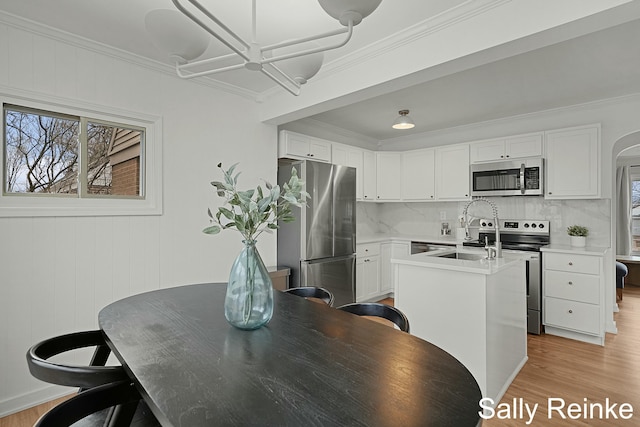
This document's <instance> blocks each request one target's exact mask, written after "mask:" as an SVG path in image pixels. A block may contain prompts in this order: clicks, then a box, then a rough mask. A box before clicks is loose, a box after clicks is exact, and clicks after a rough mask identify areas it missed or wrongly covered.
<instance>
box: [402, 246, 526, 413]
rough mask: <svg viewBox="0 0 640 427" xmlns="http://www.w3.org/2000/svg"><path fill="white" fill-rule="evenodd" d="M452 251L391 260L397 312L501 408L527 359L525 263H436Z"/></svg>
mask: <svg viewBox="0 0 640 427" xmlns="http://www.w3.org/2000/svg"><path fill="white" fill-rule="evenodd" d="M455 251H456V250H455V249H453V250H443V251H441V252H442V253H436V254H435V255H436V256H434V254H432V253H428V254H426V253H421V254H415V255H408V256H405V257H398V258H394V259H392V260H391V262H392V265H393V283H394V290H395V306H396V307H398V308H399V309H400V310H402V311H403V312H404V313H405V314H406V315H407V317H408V318H409V321H410V322H411V333H412V334H413V335H416V336H418V337H420V338H422V339H424V340H426V341H429V342H430V343H433V344H435V345H436V346H438V347H440V348H442V349H443V350H445V351H447V352H448V353H450V354H451V355H452V356H454V357H455V358H456V359H458V360H459V361H460V362H462V364H463V365H464V366H466V367H467V369H469V371H471V373H472V374H473V376H474V377H475V379H476V381H477V382H478V384H479V386H480V390H481V392H482V395H483V397H487V398H491V399H493V401H494V402H496V403H497V402H498V401H499V399H500V398H501V397H502V395H503V394H504V392H505V391H506V390H507V388H508V387H509V384H511V382H512V381H513V379H514V378H515V376H516V375H517V373H518V372H519V371H520V369H521V368H522V366H523V365H524V364H525V362H526V360H527V318H526V313H527V306H526V271H525V269H526V266H525V262H524V261H523V260H522V259H519V258H517V257H514V258H509V257H506V258H497V259H494V260H487V259H476V260H468V259H451V258H443V257H440V256H439V255H445V254H446V253H448V252H455ZM476 254H477V252H476Z"/></svg>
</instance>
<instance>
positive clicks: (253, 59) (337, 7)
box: [145, 0, 382, 95]
mask: <svg viewBox="0 0 640 427" xmlns="http://www.w3.org/2000/svg"><path fill="white" fill-rule="evenodd" d="M171 1H172V2H173V4H174V5H175V7H176V8H177V9H178V11H180V12H181V13H182V14H183V15H184V16H186V17H187V18H189V19H190V20H191V21H193V22H194V23H196V24H197V25H198V26H199V27H200V28H201V29H203V30H204V31H206V32H207V33H208V34H209V35H210V36H213V37H215V38H216V39H217V40H218V41H219V42H221V43H222V44H223V45H225V46H226V47H227V48H229V49H230V50H231V51H232V52H233V53H231V54H228V55H222V56H217V57H214V58H207V59H199V60H194V59H196V58H197V57H198V56H200V55H202V53H204V49H200V48H194V47H192V46H187V47H186V48H185V54H184V55H182V54H181V52H178V51H176V48H175V45H176V43H175V42H173V43H170V42H169V41H168V40H171V39H173V38H176V39H179V40H189V38H192V39H193V43H194V45H197V46H198V47H201V46H202V44H203V42H202V39H201V37H200V36H198V35H196V37H194V36H193V33H194V32H193V28H191V29H188V28H187V29H185V31H187V32H188V33H187V34H183V35H178V34H175V32H174V34H173V35H171V36H169V35H166V34H165V35H163V34H159V32H160V31H161V29H162V28H163V27H164V28H169V29H171V30H172V31H174V30H176V28H177V27H178V26H177V25H176V24H175V22H173V21H172V17H170V16H169V15H168V14H166V13H162V14H160V13H154V12H157V11H152V12H150V13H149V14H147V17H146V18H145V24H146V27H147V32H148V33H149V35H150V36H151V37H152V39H153V41H154V43H155V44H156V45H157V46H158V47H159V48H161V49H162V50H164V51H167V52H168V53H169V54H170V55H171V57H172V59H173V60H174V61H175V64H176V73H177V74H178V76H179V77H181V78H184V79H190V78H194V77H200V76H205V75H210V74H214V73H220V72H223V71H231V70H237V69H240V68H246V69H248V70H252V71H259V72H261V73H262V74H264V75H266V76H267V77H269V78H270V79H271V80H273V81H274V82H276V83H277V84H278V85H280V86H281V87H283V88H284V89H286V90H287V91H289V92H290V93H291V94H293V95H299V94H300V87H301V85H302V84H304V83H306V82H307V80H308V79H310V78H311V77H313V76H314V75H315V74H316V73H317V72H318V71H319V70H320V67H322V61H323V60H324V52H325V51H327V50H331V49H336V48H339V47H342V46H344V45H346V44H347V43H348V42H349V40H350V39H351V36H352V34H353V27H354V26H356V25H358V24H359V23H360V22H361V21H362V19H364V18H366V17H367V16H369V15H370V14H371V13H372V12H373V11H374V10H376V8H377V7H378V6H379V5H380V3H381V2H382V0H318V3H320V6H321V7H322V9H323V10H324V11H325V12H326V13H327V14H328V15H330V16H331V17H332V18H334V19H336V20H337V21H338V22H339V23H340V24H341V25H342V26H343V27H342V28H338V29H335V30H333V31H329V32H326V33H322V34H318V35H315V36H307V37H303V38H299V39H296V40H289V41H282V42H280V43H276V44H272V45H268V46H262V45H260V44H259V43H258V41H257V34H256V18H257V16H256V0H252V9H251V10H252V16H251V23H252V25H251V30H252V31H251V33H252V34H251V40H249V41H247V40H244V39H243V38H242V37H240V36H239V35H237V34H236V33H234V32H233V31H232V30H231V29H230V28H229V27H227V26H226V25H225V24H224V23H222V21H220V20H219V19H218V18H217V17H216V16H215V15H214V13H212V12H211V11H209V10H208V9H207V8H205V7H204V6H203V5H202V4H200V3H199V2H198V1H197V0H171ZM185 2H186V3H189V4H190V6H187V5H186V4H183V3H185ZM285 24H286V17H285V18H283V25H285ZM189 33H190V34H189ZM340 34H346V35H345V36H344V37H343V39H342V40H338V41H337V42H334V43H333V44H329V45H324V46H322V45H320V44H318V43H315V41H316V40H322V39H326V38H328V37H333V36H337V35H340ZM205 49H206V45H205ZM194 52H196V53H197V52H200V55H197V56H195V57H194ZM234 59H240V60H241V63H239V64H238V63H237V61H233V60H234ZM229 61H233V62H234V63H233V64H232V65H229Z"/></svg>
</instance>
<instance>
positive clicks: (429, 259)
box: [391, 249, 524, 275]
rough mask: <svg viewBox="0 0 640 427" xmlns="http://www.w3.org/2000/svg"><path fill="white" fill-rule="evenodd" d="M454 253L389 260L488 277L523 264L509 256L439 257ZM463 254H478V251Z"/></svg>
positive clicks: (444, 250)
mask: <svg viewBox="0 0 640 427" xmlns="http://www.w3.org/2000/svg"><path fill="white" fill-rule="evenodd" d="M455 251H456V250H455V249H440V250H437V251H431V252H422V253H418V254H414V255H406V256H404V257H398V258H393V259H391V263H392V264H404V265H413V266H417V267H429V268H438V269H441V270H454V271H462V272H467V273H476V274H486V275H489V274H494V273H496V272H498V271H500V270H502V269H504V268H506V267H508V266H511V265H513V264H514V263H517V262H524V261H523V259H522V257H518V256H509V255H507V256H505V257H503V258H496V259H492V260H488V259H480V260H465V259H455V258H441V257H440V255H446V254H449V253H454V252H455ZM464 252H471V253H479V251H464ZM482 252H484V251H482Z"/></svg>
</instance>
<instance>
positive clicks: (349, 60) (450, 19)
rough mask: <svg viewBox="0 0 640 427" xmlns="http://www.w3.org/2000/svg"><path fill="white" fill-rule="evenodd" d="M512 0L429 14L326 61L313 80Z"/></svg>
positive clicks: (486, 0) (482, 0)
mask: <svg viewBox="0 0 640 427" xmlns="http://www.w3.org/2000/svg"><path fill="white" fill-rule="evenodd" d="M510 1H511V0H468V1H466V2H464V3H461V4H459V5H457V6H455V7H453V8H451V9H448V10H445V11H444V12H442V13H440V14H438V15H435V16H432V17H429V18H428V19H425V20H424V21H422V22H419V23H417V24H415V25H412V26H410V27H408V28H406V29H405V30H402V31H400V32H397V33H395V34H393V35H391V36H389V37H387V38H385V39H382V40H379V41H377V42H375V43H373V44H370V45H368V46H365V47H363V48H361V49H358V50H356V51H355V52H352V53H350V54H349V55H345V56H343V57H341V58H338V59H336V60H334V61H331V62H329V63H327V64H324V65H323V66H322V68H321V69H320V72H319V73H318V74H317V75H316V76H314V78H313V80H314V81H315V80H321V79H323V78H327V77H329V76H331V75H333V74H336V73H339V72H341V71H344V70H345V69H348V68H350V67H353V66H355V65H357V64H360V63H362V62H364V61H368V60H369V59H371V58H375V57H376V56H380V55H383V54H385V53H387V52H392V51H395V50H397V49H398V48H399V47H401V46H403V45H406V44H409V43H412V42H414V41H415V40H418V39H421V38H424V37H427V36H430V35H432V34H434V33H437V32H439V31H442V30H443V29H445V28H448V27H451V26H453V25H456V24H458V23H460V22H463V21H466V20H468V19H471V18H473V17H475V16H478V15H481V14H483V13H485V12H487V11H489V10H491V9H494V8H496V7H499V6H502V5H503V4H506V3H508V2H510Z"/></svg>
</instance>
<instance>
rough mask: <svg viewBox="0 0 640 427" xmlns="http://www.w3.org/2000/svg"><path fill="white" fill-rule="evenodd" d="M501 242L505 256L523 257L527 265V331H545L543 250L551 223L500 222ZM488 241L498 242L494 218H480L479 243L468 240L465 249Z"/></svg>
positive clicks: (505, 220) (533, 221) (535, 332)
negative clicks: (543, 326) (496, 240)
mask: <svg viewBox="0 0 640 427" xmlns="http://www.w3.org/2000/svg"><path fill="white" fill-rule="evenodd" d="M499 226H500V241H501V242H502V249H503V252H504V253H505V254H508V253H510V254H516V255H518V256H522V257H523V259H524V260H525V261H526V262H527V331H528V332H529V333H531V334H540V333H541V332H542V297H541V294H542V263H541V257H540V248H541V247H542V246H545V245H548V244H549V235H550V233H549V221H546V220H530V219H527V220H518V219H504V220H502V219H501V220H500V223H499ZM485 239H486V240H487V241H488V242H489V244H490V245H492V244H493V243H494V242H495V239H496V232H495V224H494V223H493V220H492V219H481V220H480V229H479V231H478V240H471V241H465V242H464V243H463V245H464V246H472V247H482V248H484V246H485Z"/></svg>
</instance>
